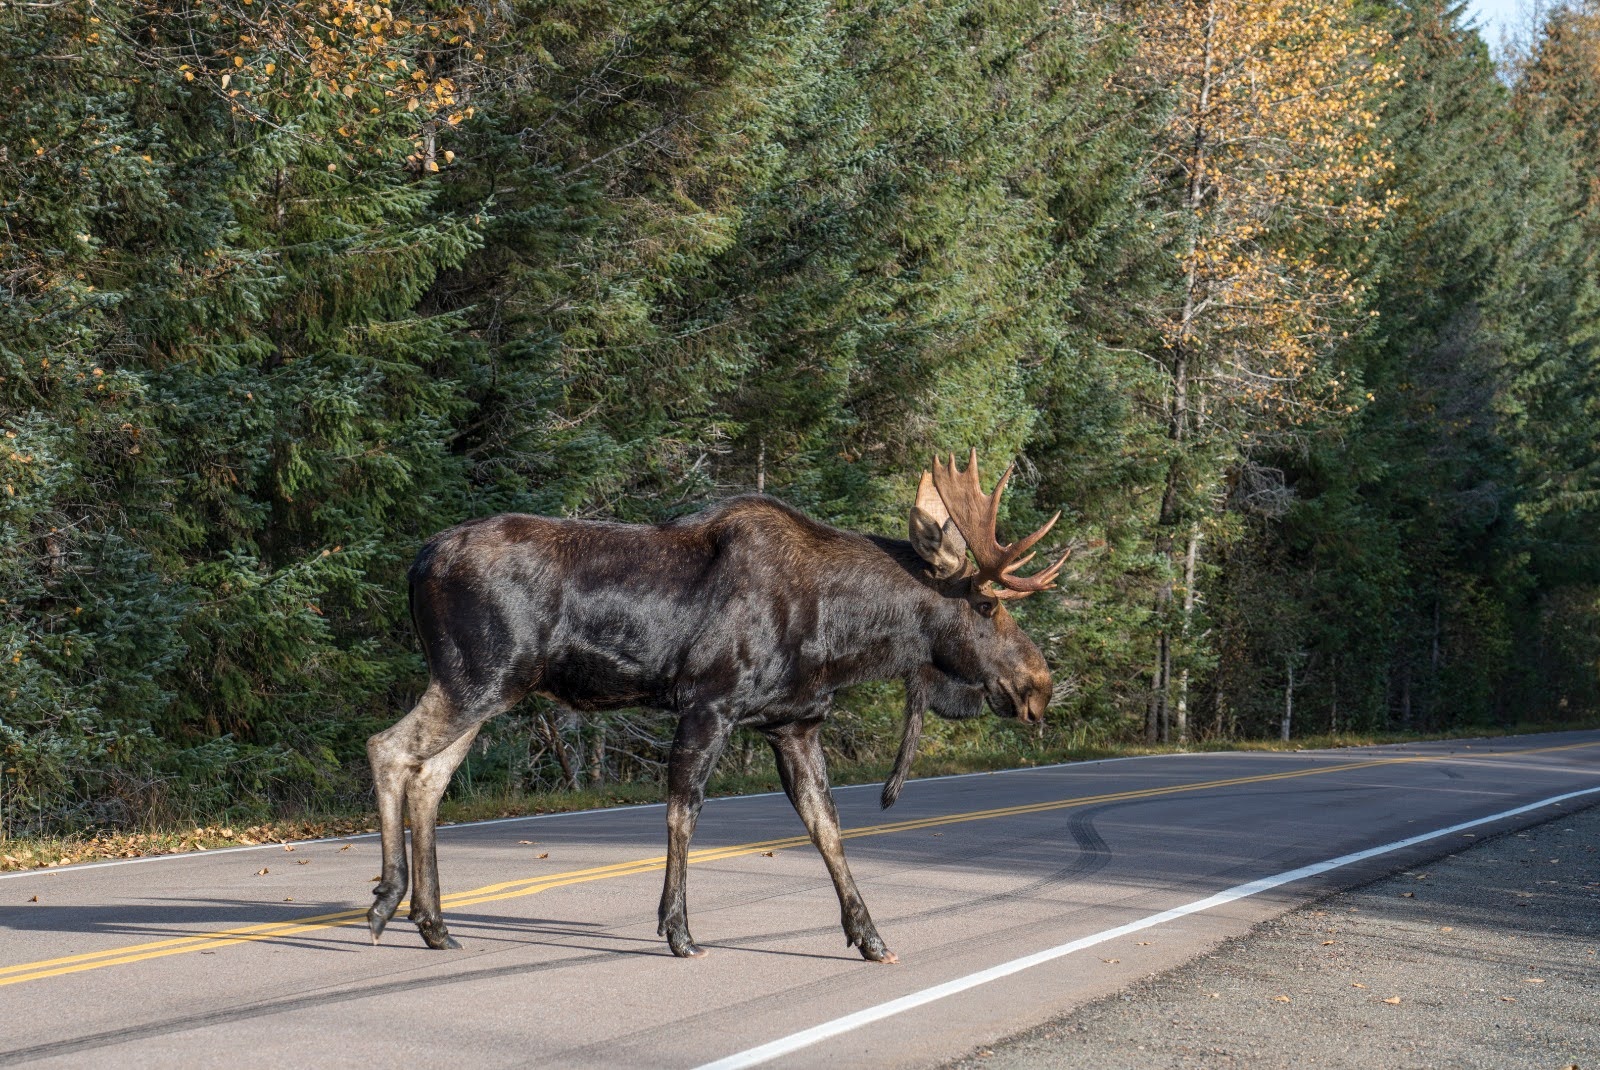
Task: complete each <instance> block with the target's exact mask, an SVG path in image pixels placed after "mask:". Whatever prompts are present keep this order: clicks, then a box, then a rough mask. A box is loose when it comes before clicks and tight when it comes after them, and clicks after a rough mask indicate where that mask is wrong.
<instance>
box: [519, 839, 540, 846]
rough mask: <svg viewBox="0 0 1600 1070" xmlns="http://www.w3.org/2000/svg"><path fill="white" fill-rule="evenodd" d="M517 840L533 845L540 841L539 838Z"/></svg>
mask: <svg viewBox="0 0 1600 1070" xmlns="http://www.w3.org/2000/svg"><path fill="white" fill-rule="evenodd" d="M517 842H518V843H525V844H529V845H532V844H535V843H538V842H539V841H538V840H518V841H517Z"/></svg>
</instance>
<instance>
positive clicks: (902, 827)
mask: <svg viewBox="0 0 1600 1070" xmlns="http://www.w3.org/2000/svg"><path fill="white" fill-rule="evenodd" d="M1593 746H1600V741H1596V742H1590V743H1571V744H1566V745H1563V746H1558V747H1539V748H1536V749H1525V750H1510V751H1495V752H1488V753H1485V754H1481V755H1471V757H1480V758H1500V757H1508V756H1521V755H1529V754H1548V753H1551V752H1554V751H1565V750H1577V749H1580V748H1583V747H1593ZM1449 757H1459V756H1456V755H1431V756H1430V755H1409V756H1405V757H1399V758H1377V759H1371V760H1368V761H1357V762H1345V763H1341V764H1338V765H1331V766H1318V767H1314V768H1311V769H1297V770H1293V771H1289V772H1283V773H1264V774H1261V775H1259V776H1243V777H1229V778H1227V779H1223V780H1206V781H1200V782H1198V783H1192V784H1174V785H1170V786H1168V787H1162V788H1139V789H1136V790H1131V791H1114V792H1107V793H1105V794H1102V795H1084V796H1077V797H1074V798H1070V799H1055V800H1051V801H1049V802H1039V803H1025V804H1022V805H1019V806H1001V807H996V808H995V809H992V810H973V811H970V812H967V813H961V814H947V815H944V816H942V817H924V818H913V819H911V820H907V821H889V822H885V823H884V824H881V825H866V826H863V827H861V828H853V829H846V830H844V832H843V833H842V836H843V838H844V839H847V840H849V839H859V838H861V837H864V836H884V835H888V834H890V833H895V832H912V831H915V830H917V829H926V828H936V827H938V826H940V825H957V824H963V823H965V822H968V821H990V820H994V819H995V818H1003V817H1018V816H1021V815H1024V814H1038V813H1045V812H1048V811H1051V810H1067V809H1071V808H1073V807H1079V806H1093V805H1098V804H1101V803H1114V802H1126V801H1128V800H1132V799H1153V798H1158V797H1160V796H1162V795H1177V794H1181V793H1185V792H1194V791H1211V790H1214V789H1217V788H1231V787H1238V786H1241V785H1245V784H1264V783H1268V782H1271V781H1275V780H1294V779H1297V778H1299V777H1308V776H1321V775H1324V774H1327V773H1347V772H1352V771H1354V770H1358V769H1373V768H1377V767H1379V766H1385V765H1400V764H1405V763H1412V762H1432V761H1439V760H1442V759H1444V758H1449ZM810 842H811V840H810V837H808V836H784V837H781V838H778V839H773V840H761V841H759V842H756V843H741V844H738V845H736V846H732V847H711V848H706V849H704V850H698V851H691V852H689V862H690V864H695V863H700V862H716V861H720V860H722V859H725V858H738V857H741V856H743V855H753V854H764V853H766V852H768V851H780V850H783V849H784V848H787V847H801V846H806V845H809V844H810ZM666 861H667V860H666V858H664V857H656V858H642V859H638V860H636V861H632V862H618V863H615V864H613V865H609V866H596V867H594V868H593V869H579V870H572V871H570V872H567V873H555V874H550V875H547V876H543V877H524V878H521V879H519V880H512V881H504V882H502V883H500V884H489V885H485V886H484V887H482V888H474V889H472V890H471V891H466V892H455V893H453V894H451V895H446V896H444V897H443V906H444V907H445V909H447V910H453V909H456V908H459V907H466V906H472V905H474V904H477V903H491V902H494V901H496V900H500V899H516V898H518V897H521V896H525V895H537V894H538V893H539V892H543V891H548V890H549V889H551V888H564V887H567V886H568V885H573V884H585V883H587V882H589V881H600V880H610V879H611V878H613V877H631V876H635V875H637V874H641V873H650V872H654V871H657V870H661V869H664V868H665V867H666ZM366 916H367V912H366V911H365V910H361V909H355V910H341V911H336V912H334V913H331V914H313V915H310V916H308V917H302V918H295V919H293V920H290V921H285V922H271V923H266V924H260V925H247V926H244V927H241V928H236V929H223V930H220V931H217V932H209V933H198V934H195V935H193V936H177V937H172V938H171V939H167V940H157V941H154V942H152V943H144V944H133V945H130V946H126V947H116V948H108V949H106V950H104V951H88V952H84V953H82V954H78V955H64V956H62V957H60V958H54V959H43V960H40V961H38V962H24V963H18V964H17V965H15V966H3V967H0V986H4V985H13V984H20V983H21V982H23V981H38V980H42V979H43V978H46V977H59V976H61V975H63V974H69V973H82V972H83V971H85V970H98V969H102V968H104V967H106V966H121V965H124V964H126V963H130V962H143V961H145V960H147V959H159V958H165V957H166V956H168V955H185V954H189V953H191V952H195V951H214V950H216V949H217V948H221V947H227V946H229V945H230V944H243V943H249V942H251V941H259V940H280V939H284V938H286V937H291V936H297V935H299V934H301V933H307V932H312V931H315V930H318V929H329V928H334V927H337V926H341V925H355V924H359V923H362V922H365V920H366Z"/></svg>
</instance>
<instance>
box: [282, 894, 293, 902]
mask: <svg viewBox="0 0 1600 1070" xmlns="http://www.w3.org/2000/svg"><path fill="white" fill-rule="evenodd" d="M283 901H284V902H285V903H292V902H294V896H292V895H286V896H284V897H283Z"/></svg>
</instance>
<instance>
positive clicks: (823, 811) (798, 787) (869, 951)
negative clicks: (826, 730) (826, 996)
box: [767, 721, 900, 962]
mask: <svg viewBox="0 0 1600 1070" xmlns="http://www.w3.org/2000/svg"><path fill="white" fill-rule="evenodd" d="M821 726H822V723H821V722H820V721H804V722H799V723H796V724H790V725H785V726H784V727H782V728H776V729H773V730H772V731H770V732H768V733H767V739H768V740H769V741H770V742H771V744H772V753H773V756H774V757H775V758H776V759H777V762H778V776H779V777H780V778H782V780H783V790H784V792H785V794H787V795H788V796H789V801H790V802H792V803H793V804H794V808H795V812H796V813H798V814H799V815H800V820H801V821H803V822H805V826H806V831H807V832H809V833H810V834H811V842H812V843H814V844H816V847H817V851H818V852H819V853H821V855H822V860H823V862H824V863H826V865H827V867H828V876H830V877H832V878H833V887H834V890H835V891H836V892H838V894H839V912H840V916H841V920H842V921H843V924H844V935H845V941H846V944H845V946H847V947H856V948H858V949H860V951H861V957H862V958H864V959H868V960H870V961H872V962H899V961H900V957H899V956H898V955H896V954H895V953H894V952H893V951H890V950H889V948H888V946H887V945H885V944H884V942H883V937H881V936H879V935H878V928H877V926H875V925H874V924H873V923H872V916H871V915H870V914H868V913H867V904H866V902H865V901H863V900H862V898H861V893H860V892H859V891H858V890H857V889H856V882H855V878H854V877H852V876H851V875H850V866H849V864H848V863H846V862H845V860H844V843H843V841H842V840H841V839H840V837H839V812H838V811H837V810H835V809H834V806H833V795H832V794H831V793H830V792H829V790H828V766H827V761H826V759H824V757H823V754H822V735H821V731H820V729H821Z"/></svg>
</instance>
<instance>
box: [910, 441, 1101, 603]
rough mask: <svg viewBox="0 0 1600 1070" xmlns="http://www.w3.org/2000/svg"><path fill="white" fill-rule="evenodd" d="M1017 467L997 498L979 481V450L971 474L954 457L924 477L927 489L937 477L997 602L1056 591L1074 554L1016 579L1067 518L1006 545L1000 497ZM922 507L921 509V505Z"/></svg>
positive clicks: (980, 574)
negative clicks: (1001, 530)
mask: <svg viewBox="0 0 1600 1070" xmlns="http://www.w3.org/2000/svg"><path fill="white" fill-rule="evenodd" d="M1014 468H1016V465H1010V466H1008V467H1007V468H1006V473H1005V475H1003V476H1001V477H1000V482H999V483H997V484H995V488H994V493H993V494H985V493H984V492H983V486H982V484H980V483H979V481H978V451H977V450H973V451H972V456H971V458H970V459H969V460H968V461H967V468H966V470H965V471H962V470H961V469H959V468H957V467H956V457H955V454H953V453H952V454H951V455H950V460H949V462H948V463H946V462H942V461H940V460H939V459H938V458H937V457H935V458H934V459H933V469H932V471H931V473H927V472H925V473H923V480H924V485H926V481H927V480H928V479H929V477H930V475H931V477H932V481H933V487H934V489H935V490H936V491H937V492H938V495H939V499H940V500H941V501H942V502H943V504H944V507H945V509H946V510H947V511H948V514H949V517H950V519H951V520H953V521H955V525H956V527H957V528H959V529H960V531H961V536H962V538H963V539H965V540H966V543H967V547H968V548H969V549H970V550H971V551H972V558H973V560H974V561H976V562H977V563H978V572H977V576H976V579H977V582H979V583H982V584H986V585H987V586H986V588H985V589H986V590H987V591H988V592H989V594H991V595H992V596H994V597H995V598H1026V597H1027V596H1028V595H1030V594H1034V593H1036V592H1038V591H1044V590H1048V589H1049V588H1050V587H1052V586H1054V582H1055V578H1056V574H1057V573H1058V572H1060V571H1061V566H1062V565H1065V564H1066V563H1067V557H1068V556H1070V555H1071V553H1072V551H1071V550H1068V551H1067V552H1066V553H1064V554H1062V555H1061V557H1060V559H1059V560H1057V561H1056V562H1055V563H1054V564H1053V565H1051V566H1050V567H1048V568H1046V569H1044V570H1042V571H1040V572H1035V573H1034V574H1033V575H1031V576H1016V575H1013V573H1014V572H1015V571H1016V570H1017V569H1019V568H1021V567H1022V566H1023V565H1025V564H1027V563H1028V562H1029V561H1031V560H1032V559H1033V556H1034V555H1033V554H1032V553H1029V550H1031V549H1032V547H1033V545H1034V543H1036V542H1038V541H1039V540H1040V539H1042V538H1044V537H1045V534H1046V533H1047V532H1048V531H1049V530H1050V529H1051V528H1052V527H1053V526H1054V525H1055V522H1056V521H1057V520H1059V519H1061V513H1060V512H1059V511H1057V512H1056V515H1055V516H1053V517H1051V518H1050V519H1049V520H1048V521H1047V522H1046V523H1045V525H1044V527H1042V528H1040V529H1039V530H1038V531H1036V532H1034V533H1033V534H1032V535H1029V536H1028V537H1027V538H1025V539H1019V540H1017V541H1016V542H1014V543H1012V544H1011V545H1009V546H1007V545H1004V544H1002V543H1001V542H1000V539H999V536H998V534H997V533H996V531H995V523H996V521H997V520H998V519H999V516H1000V495H1001V494H1002V493H1003V492H1004V491H1005V489H1006V482H1007V481H1008V480H1009V479H1010V478H1011V472H1012V470H1013V469H1014ZM919 498H920V495H919ZM918 504H919V505H920V504H921V502H920V500H919V502H918Z"/></svg>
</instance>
